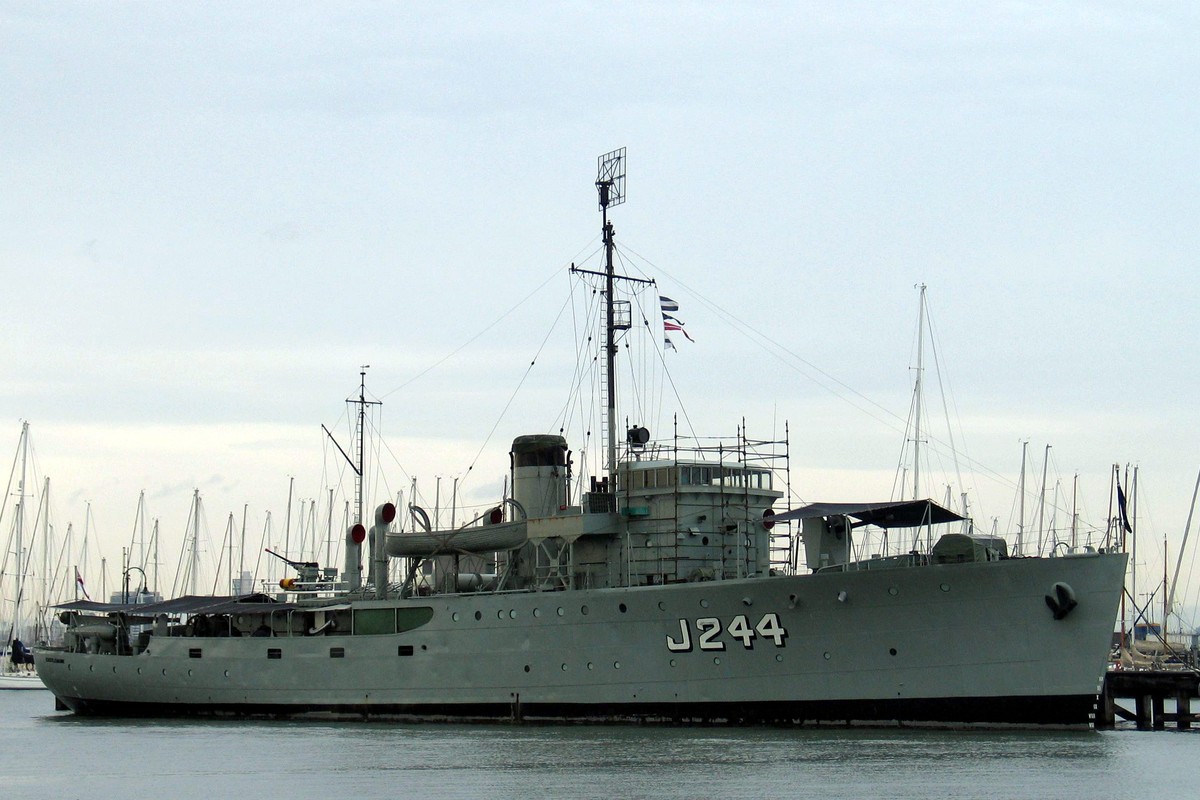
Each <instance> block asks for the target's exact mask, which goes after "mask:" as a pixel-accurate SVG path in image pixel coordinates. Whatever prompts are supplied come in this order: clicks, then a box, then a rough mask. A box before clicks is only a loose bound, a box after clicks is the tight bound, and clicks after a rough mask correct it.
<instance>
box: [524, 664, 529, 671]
mask: <svg viewBox="0 0 1200 800" xmlns="http://www.w3.org/2000/svg"><path fill="white" fill-rule="evenodd" d="M525 671H526V672H529V665H528V664H526V665H525Z"/></svg>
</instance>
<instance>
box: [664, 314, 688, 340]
mask: <svg viewBox="0 0 1200 800" xmlns="http://www.w3.org/2000/svg"><path fill="white" fill-rule="evenodd" d="M663 330H664V331H679V332H680V333H682V334H683V335H684V336H687V340H688V341H689V342H695V341H696V340H695V339H693V338H692V337H691V335H689V334H688V332H687V331H685V330H684V329H683V323H682V322H680V321H679V320H678V319H676V318H675V317H672V316H671V315H670V314H663Z"/></svg>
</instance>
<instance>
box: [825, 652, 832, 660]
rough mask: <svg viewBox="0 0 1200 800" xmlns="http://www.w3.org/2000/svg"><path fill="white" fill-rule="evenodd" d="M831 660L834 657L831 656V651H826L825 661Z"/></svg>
mask: <svg viewBox="0 0 1200 800" xmlns="http://www.w3.org/2000/svg"><path fill="white" fill-rule="evenodd" d="M831 658H833V656H831V655H830V654H829V651H828V650H826V651H825V660H826V661H828V660H829V659H831Z"/></svg>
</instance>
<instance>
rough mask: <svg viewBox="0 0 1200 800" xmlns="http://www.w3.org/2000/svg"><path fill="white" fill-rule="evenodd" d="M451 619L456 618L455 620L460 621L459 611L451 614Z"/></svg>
mask: <svg viewBox="0 0 1200 800" xmlns="http://www.w3.org/2000/svg"><path fill="white" fill-rule="evenodd" d="M450 619H452V620H454V621H455V622H458V612H457V611H455V612H454V613H453V614H451V615H450Z"/></svg>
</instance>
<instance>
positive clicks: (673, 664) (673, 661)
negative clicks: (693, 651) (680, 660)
mask: <svg viewBox="0 0 1200 800" xmlns="http://www.w3.org/2000/svg"><path fill="white" fill-rule="evenodd" d="M671 666H672V667H673V666H675V659H673V658H672V659H671Z"/></svg>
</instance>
